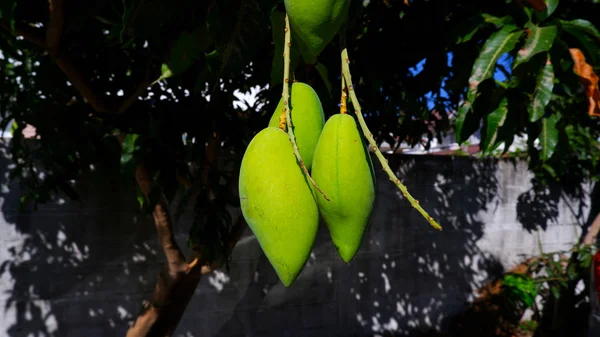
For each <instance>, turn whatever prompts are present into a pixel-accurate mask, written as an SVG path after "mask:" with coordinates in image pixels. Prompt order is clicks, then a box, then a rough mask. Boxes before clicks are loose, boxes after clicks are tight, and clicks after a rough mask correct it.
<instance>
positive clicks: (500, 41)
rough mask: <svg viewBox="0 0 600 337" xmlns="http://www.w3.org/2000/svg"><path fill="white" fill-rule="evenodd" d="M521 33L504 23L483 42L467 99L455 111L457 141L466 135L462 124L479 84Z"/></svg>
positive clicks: (489, 76) (513, 44) (470, 78)
mask: <svg viewBox="0 0 600 337" xmlns="http://www.w3.org/2000/svg"><path fill="white" fill-rule="evenodd" d="M522 33H523V31H521V30H517V27H516V26H513V25H506V26H504V27H502V29H500V30H499V31H497V32H495V33H494V34H492V35H491V36H490V37H489V38H488V39H487V41H486V42H485V43H484V45H483V48H482V50H481V53H480V54H479V56H478V57H477V59H476V60H475V64H474V65H473V69H472V70H471V76H470V77H469V88H468V91H467V99H466V100H465V101H464V102H463V104H462V106H461V107H460V108H459V110H458V112H457V118H456V135H457V139H458V142H462V141H464V140H465V139H466V138H467V137H468V135H464V134H463V126H464V123H465V120H466V119H467V114H469V113H470V112H471V110H472V105H473V101H474V100H475V98H476V97H477V92H478V87H479V85H480V84H481V82H483V81H484V80H486V79H489V78H491V77H492V76H493V75H494V71H495V69H496V63H497V62H498V59H499V58H500V57H501V56H502V55H503V54H505V53H506V52H509V51H511V50H512V49H514V48H515V45H516V44H517V42H518V40H519V38H520V36H521V34H522Z"/></svg>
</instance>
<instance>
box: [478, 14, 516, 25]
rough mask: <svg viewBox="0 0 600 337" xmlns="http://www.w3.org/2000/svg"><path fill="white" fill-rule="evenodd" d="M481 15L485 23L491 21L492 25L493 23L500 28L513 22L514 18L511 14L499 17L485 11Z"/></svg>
mask: <svg viewBox="0 0 600 337" xmlns="http://www.w3.org/2000/svg"><path fill="white" fill-rule="evenodd" d="M481 17H482V18H483V20H484V21H485V22H486V23H491V24H493V25H495V26H496V27H498V28H500V27H502V26H504V25H507V24H513V23H514V20H513V18H512V17H511V16H509V15H507V16H503V17H501V18H499V17H497V16H493V15H490V14H487V13H483V14H481Z"/></svg>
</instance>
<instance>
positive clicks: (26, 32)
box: [0, 20, 46, 49]
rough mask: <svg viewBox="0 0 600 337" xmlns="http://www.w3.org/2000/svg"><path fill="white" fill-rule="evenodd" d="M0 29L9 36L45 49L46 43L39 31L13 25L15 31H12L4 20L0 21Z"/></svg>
mask: <svg viewBox="0 0 600 337" xmlns="http://www.w3.org/2000/svg"><path fill="white" fill-rule="evenodd" d="M0 27H1V28H2V29H4V30H6V31H8V32H9V33H11V34H15V35H16V36H22V37H23V38H24V39H25V40H27V41H29V42H31V43H33V44H35V45H36V46H38V47H40V48H43V49H46V41H45V40H44V37H43V34H42V33H41V31H42V30H41V29H38V28H34V27H31V26H28V25H21V24H16V23H15V29H14V31H13V29H12V27H11V26H10V24H9V23H8V22H7V21H6V20H0Z"/></svg>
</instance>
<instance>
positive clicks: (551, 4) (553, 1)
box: [536, 0, 558, 21]
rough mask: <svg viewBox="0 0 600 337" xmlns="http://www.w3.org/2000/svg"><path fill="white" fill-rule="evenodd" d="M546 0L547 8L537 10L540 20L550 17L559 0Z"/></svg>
mask: <svg viewBox="0 0 600 337" xmlns="http://www.w3.org/2000/svg"><path fill="white" fill-rule="evenodd" d="M544 2H546V8H545V9H544V10H543V11H540V12H536V15H537V17H538V20H540V21H542V20H545V19H547V18H549V17H550V16H551V15H552V13H554V11H555V10H556V7H558V0H544Z"/></svg>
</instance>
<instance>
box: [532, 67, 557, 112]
mask: <svg viewBox="0 0 600 337" xmlns="http://www.w3.org/2000/svg"><path fill="white" fill-rule="evenodd" d="M553 88H554V67H553V66H552V62H550V58H547V59H546V64H545V65H544V68H543V69H542V71H540V73H539V74H538V75H537V77H536V85H535V91H534V92H533V98H532V100H531V103H530V104H529V106H528V107H527V111H528V112H529V120H530V121H532V122H535V121H537V120H538V119H540V118H541V117H542V116H543V115H544V111H545V109H546V106H547V105H548V103H549V102H550V98H551V97H552V89H553Z"/></svg>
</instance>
